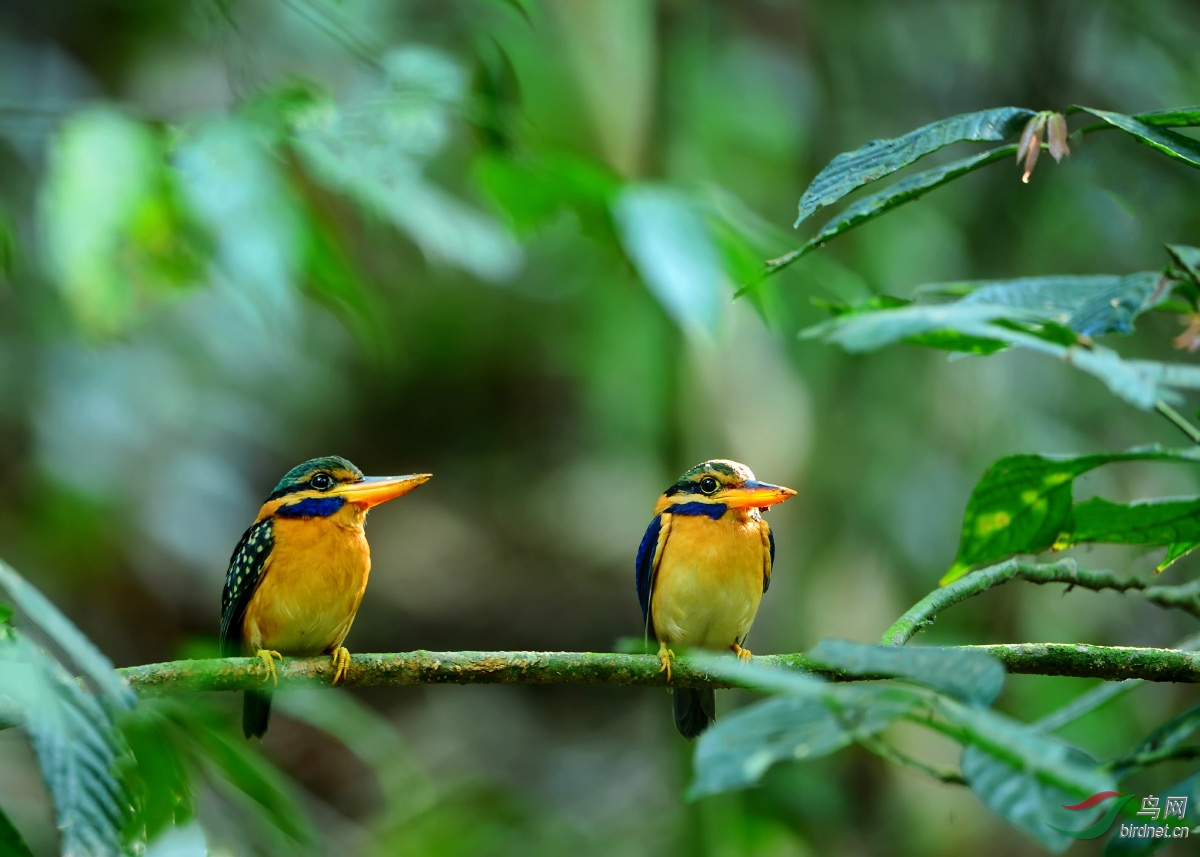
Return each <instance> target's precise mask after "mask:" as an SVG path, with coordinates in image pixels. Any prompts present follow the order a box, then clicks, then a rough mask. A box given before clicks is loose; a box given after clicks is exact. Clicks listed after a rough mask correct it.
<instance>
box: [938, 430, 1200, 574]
mask: <svg viewBox="0 0 1200 857" xmlns="http://www.w3.org/2000/svg"><path fill="white" fill-rule="evenodd" d="M1119 461H1178V462H1188V463H1192V464H1196V463H1200V453H1197V452H1196V451H1194V450H1190V449H1189V450H1169V449H1162V448H1160V447H1141V448H1137V449H1131V450H1129V451H1127V452H1113V453H1101V454H1098V455H1085V456H1080V457H1077V458H1050V457H1046V456H1041V455H1010V456H1007V457H1005V458H1002V459H1000V460H999V461H997V462H996V463H995V464H993V465H992V466H991V467H990V468H988V471H987V473H985V474H984V476H983V478H982V479H981V480H980V481H979V483H978V484H977V485H976V486H975V488H974V490H973V491H972V492H971V497H970V499H969V500H968V501H967V509H966V511H965V512H964V513H963V525H962V536H961V537H960V540H959V546H958V555H957V557H956V558H955V560H954V565H953V566H951V568H950V570H949V571H948V572H946V575H945V576H944V577H943V578H942V581H941V582H942V585H943V586H944V585H945V584H947V583H950V582H951V581H953V580H956V579H957V578H959V577H961V576H962V575H964V574H966V573H967V571H968V570H970V569H971V568H972V567H973V566H975V565H979V564H982V563H987V562H994V561H996V560H998V559H1003V558H1004V557H1007V556H1012V555H1013V554H1018V553H1039V552H1041V551H1044V550H1047V549H1049V548H1050V547H1051V546H1052V545H1053V544H1054V543H1055V542H1056V541H1057V540H1058V538H1059V536H1060V535H1061V534H1063V533H1069V532H1071V530H1072V485H1073V482H1074V480H1075V478H1076V477H1078V476H1080V475H1082V474H1084V473H1086V472H1088V471H1089V470H1093V469H1095V468H1097V467H1099V466H1101V465H1103V464H1109V463H1112V462H1119Z"/></svg>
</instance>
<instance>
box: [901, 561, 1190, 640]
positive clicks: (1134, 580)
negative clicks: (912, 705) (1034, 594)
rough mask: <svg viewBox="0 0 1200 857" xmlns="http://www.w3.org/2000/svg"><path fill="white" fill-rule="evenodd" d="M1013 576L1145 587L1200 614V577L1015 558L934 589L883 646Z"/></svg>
mask: <svg viewBox="0 0 1200 857" xmlns="http://www.w3.org/2000/svg"><path fill="white" fill-rule="evenodd" d="M1013 578H1020V579H1022V580H1027V581H1029V582H1030V583H1039V584H1044V583H1065V584H1067V585H1068V586H1078V587H1081V588H1083V589H1091V590H1093V591H1097V592H1098V591H1100V590H1104V589H1112V590H1116V591H1117V592H1128V591H1130V590H1135V591H1138V592H1141V593H1142V595H1143V596H1144V597H1145V598H1146V600H1147V601H1150V602H1151V603H1152V604H1155V605H1157V606H1159V607H1162V608H1163V609H1175V610H1183V611H1184V612H1185V613H1190V614H1191V615H1192V616H1195V617H1197V618H1200V582H1197V583H1188V584H1184V585H1182V586H1149V585H1147V584H1146V582H1145V581H1144V580H1142V579H1141V578H1138V577H1120V576H1118V575H1116V574H1113V573H1112V572H1111V571H1089V570H1087V569H1081V568H1079V567H1078V565H1077V564H1076V563H1075V560H1073V559H1071V558H1069V557H1067V558H1065V559H1061V560H1059V561H1058V562H1052V563H1032V562H1022V561H1020V560H1016V559H1010V560H1005V561H1004V562H1002V563H998V564H997V565H992V566H988V567H987V568H981V569H978V570H976V571H973V572H971V573H970V574H967V575H964V576H963V577H960V578H959V579H958V580H956V581H954V582H953V583H951V584H949V585H947V586H943V587H941V588H940V589H935V590H933V591H932V592H930V593H929V594H928V595H926V596H925V597H924V598H922V599H921V600H920V601H918V602H917V603H916V604H915V605H913V606H912V608H910V609H909V611H908V612H907V613H905V614H904V615H903V616H901V617H900V618H899V619H897V620H896V621H895V623H894V624H893V625H892V627H890V628H888V629H887V631H885V632H884V634H883V638H882V639H881V640H880V641H879V642H880V645H884V646H903V645H904V644H905V643H907V642H908V641H909V640H911V639H912V638H913V636H915V635H916V634H917V632H918V631H920V630H921V629H922V628H925V627H926V626H928V625H932V624H933V621H934V619H936V618H937V616H938V614H939V613H941V612H942V611H943V610H945V609H947V608H948V607H951V606H953V605H955V604H957V603H959V602H960V601H965V600H966V599H968V598H970V597H972V596H974V595H979V594H980V593H981V592H986V591H987V590H989V589H991V588H992V587H993V586H998V585H1000V584H1001V583H1007V582H1008V581H1010V580H1012V579H1013Z"/></svg>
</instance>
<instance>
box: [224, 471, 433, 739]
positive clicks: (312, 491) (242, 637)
mask: <svg viewBox="0 0 1200 857" xmlns="http://www.w3.org/2000/svg"><path fill="white" fill-rule="evenodd" d="M429 478H430V474H428V473H418V474H413V475H409V476H386V477H364V476H363V474H362V471H361V470H359V469H358V468H357V467H355V466H354V465H353V464H351V463H350V462H349V461H347V460H346V459H344V458H342V457H340V456H337V455H330V456H326V457H325V458H314V459H312V460H311V461H306V462H304V463H303V464H300V465H297V466H296V467H293V468H292V469H291V470H289V471H288V473H287V475H286V476H284V477H283V479H282V480H280V482H279V484H278V485H276V486H275V490H274V491H272V492H271V496H270V497H268V498H267V502H266V503H264V504H263V506H262V508H261V509H259V511H258V517H257V518H255V519H254V523H253V524H252V525H251V526H250V529H248V530H246V532H245V534H244V535H243V536H242V540H241V541H240V542H238V546H237V547H236V548H234V551H233V556H232V557H231V558H230V560H229V571H228V572H227V573H226V575H225V590H224V591H223V592H222V593H221V656H222V657H233V656H237V655H243V654H245V655H252V656H255V657H259V658H261V659H262V662H263V663H264V664H265V665H266V667H267V672H268V674H267V677H266V679H264V683H265V682H274V684H278V683H279V677H278V675H277V674H276V671H275V661H276V660H279V661H281V662H282V661H283V656H284V655H297V656H306V655H320V654H327V655H331V656H332V657H333V670H334V672H333V683H334V684H337V682H338V681H339V680H340V679H342V678H343V677H344V676H345V675H346V670H347V669H348V668H349V666H350V652H349V651H347V650H346V649H345V648H344V647H343V646H342V642H343V641H344V640H345V639H346V634H347V633H349V631H350V625H351V624H352V623H353V622H354V615H355V614H356V613H357V612H358V606H359V604H360V603H362V597H363V591H364V590H365V589H366V588H367V576H368V575H369V574H370V572H371V549H370V548H369V547H368V545H367V537H366V534H365V533H364V532H363V524H364V523H365V522H366V518H367V511H368V510H369V509H370V508H371V507H372V506H378V505H379V504H380V503H386V502H387V501H388V500H392V499H394V498H396V497H399V496H400V495H401V494H407V493H408V492H409V491H411V490H413V489H414V488H416V487H417V486H418V485H423V484H424V483H425V482H427V481H429ZM270 717H271V690H270V689H266V690H248V691H246V698H245V701H244V703H243V707H242V731H243V732H244V733H245V734H246V737H247V738H250V737H252V736H260V737H261V736H262V735H263V733H265V732H266V731H267V723H268V721H269V720H270Z"/></svg>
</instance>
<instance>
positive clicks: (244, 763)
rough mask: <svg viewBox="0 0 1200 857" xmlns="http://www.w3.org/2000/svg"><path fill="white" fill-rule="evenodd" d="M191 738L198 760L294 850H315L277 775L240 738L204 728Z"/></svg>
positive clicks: (307, 825)
mask: <svg viewBox="0 0 1200 857" xmlns="http://www.w3.org/2000/svg"><path fill="white" fill-rule="evenodd" d="M185 722H186V721H185ZM190 734H191V738H192V739H193V740H194V741H195V745H196V747H197V748H198V749H199V750H200V756H199V758H200V760H201V761H202V762H203V763H205V764H207V765H209V766H211V767H212V768H213V769H215V770H216V771H218V772H220V774H221V776H222V777H223V778H224V779H225V780H227V781H228V782H229V784H230V785H231V786H233V787H234V788H235V789H237V790H238V791H239V792H240V793H241V794H243V795H245V796H246V797H248V798H249V799H250V800H252V801H253V802H254V803H255V805H256V806H257V807H258V808H259V810H260V811H261V812H262V813H263V814H264V815H265V816H266V818H268V819H269V820H270V821H271V823H272V824H273V825H274V826H275V827H276V828H278V829H279V830H281V831H282V832H283V833H285V834H286V835H287V836H288V837H290V838H291V839H292V840H293V841H294V843H293V844H294V846H295V847H296V848H303V849H305V850H306V851H307V850H309V849H312V848H313V847H314V846H315V844H316V842H317V837H316V832H315V831H314V829H313V824H312V820H311V819H310V818H308V816H307V815H306V814H305V813H304V812H303V811H302V810H301V808H300V806H299V805H298V804H297V801H296V799H295V797H294V796H293V795H292V792H291V789H290V788H289V785H288V783H287V781H286V780H285V779H284V778H283V776H282V775H281V774H280V773H279V771H277V770H276V769H275V768H273V767H271V765H269V764H268V763H267V762H266V761H265V760H264V759H262V758H261V757H260V756H258V755H257V754H255V753H254V751H253V750H252V749H251V748H250V747H249V745H247V743H246V742H245V741H242V740H241V739H240V738H233V737H231V736H230V735H228V734H227V733H225V732H222V731H218V730H216V729H210V728H203V727H200V728H193V730H192V731H191V733H190Z"/></svg>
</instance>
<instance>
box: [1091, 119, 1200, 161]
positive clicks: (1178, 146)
mask: <svg viewBox="0 0 1200 857" xmlns="http://www.w3.org/2000/svg"><path fill="white" fill-rule="evenodd" d="M1079 109H1080V110H1084V111H1086V112H1088V113H1091V114H1092V115H1093V116H1095V117H1097V118H1099V119H1103V120H1104V121H1105V122H1107V123H1109V124H1110V125H1113V126H1115V127H1117V128H1120V129H1121V130H1122V131H1124V132H1125V133H1126V134H1129V135H1130V136H1132V137H1133V138H1134V139H1136V140H1137V141H1139V142H1141V143H1145V144H1146V145H1147V146H1149V147H1150V148H1152V149H1157V150H1158V151H1160V152H1162V153H1163V154H1164V155H1167V156H1168V157H1170V158H1173V159H1175V160H1177V161H1181V162H1183V163H1185V164H1187V165H1188V166H1192V167H1196V168H1198V169H1200V142H1197V141H1196V140H1193V139H1192V138H1191V137H1185V136H1184V135H1183V134H1179V133H1176V132H1175V131H1172V130H1170V129H1169V128H1165V127H1163V125H1162V124H1155V125H1151V124H1150V123H1148V122H1143V121H1141V120H1139V119H1136V118H1134V117H1133V116H1126V115H1125V114H1124V113H1113V112H1111V111H1108V110H1096V109H1095V108H1093V107H1083V106H1079ZM1189 124H1190V123H1189Z"/></svg>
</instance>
